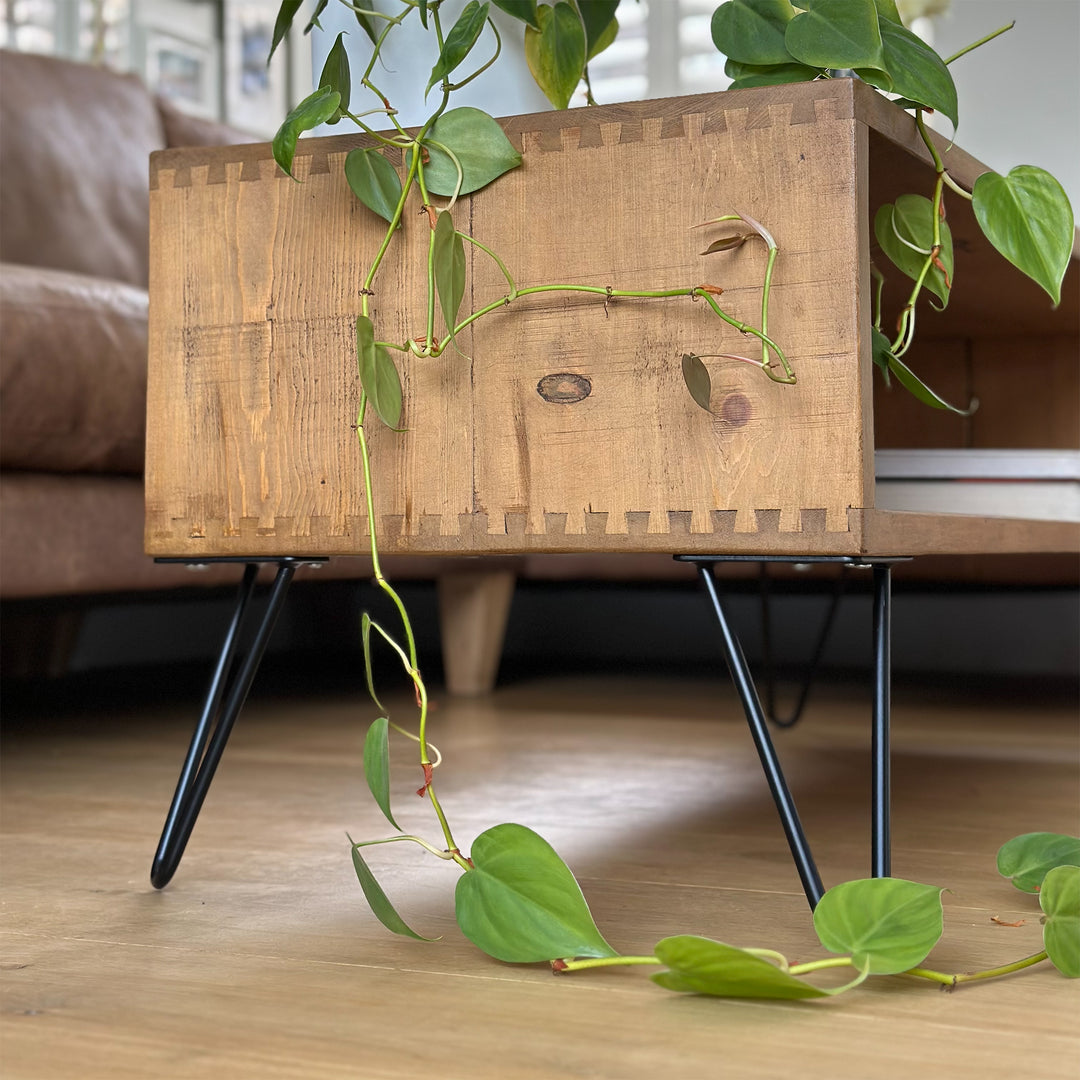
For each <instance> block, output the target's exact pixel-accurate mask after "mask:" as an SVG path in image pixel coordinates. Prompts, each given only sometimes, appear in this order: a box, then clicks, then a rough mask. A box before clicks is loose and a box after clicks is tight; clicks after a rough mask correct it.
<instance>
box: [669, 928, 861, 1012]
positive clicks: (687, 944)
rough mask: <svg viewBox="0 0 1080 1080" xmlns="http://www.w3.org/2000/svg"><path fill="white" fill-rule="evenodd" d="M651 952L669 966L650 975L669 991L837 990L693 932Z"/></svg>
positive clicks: (822, 993)
mask: <svg viewBox="0 0 1080 1080" xmlns="http://www.w3.org/2000/svg"><path fill="white" fill-rule="evenodd" d="M653 952H654V953H655V954H656V958H657V959H658V960H660V961H661V962H662V963H664V964H667V966H668V969H669V970H667V971H661V972H658V973H657V974H655V975H653V976H651V978H652V981H653V982H654V983H657V984H658V985H660V986H662V987H664V989H666V990H678V991H681V992H682V993H687V994H708V995H710V996H711V997H733V998H783V999H788V1000H792V999H797V998H819V997H829V996H831V995H832V994H835V993H837V992H838V991H837V990H822V989H821V988H820V987H817V986H814V985H812V984H811V983H808V982H804V981H803V980H802V979H798V978H796V977H795V976H794V975H789V974H788V973H787V972H786V971H781V969H780V968H778V967H777V966H776V965H775V964H772V963H770V962H769V961H768V960H765V959H763V958H762V957H760V956H754V955H753V954H752V953H748V952H746V951H745V950H743V949H737V948H735V946H733V945H725V944H724V943H723V942H720V941H711V940H710V939H709V938H703V937H695V936H694V935H691V934H680V935H678V936H676V937H669V938H664V940H663V941H659V942H657V944H656V948H655V949H654V950H653ZM864 977H865V976H864ZM860 981H861V980H860ZM842 989H845V990H846V989H849V987H843V988H842Z"/></svg>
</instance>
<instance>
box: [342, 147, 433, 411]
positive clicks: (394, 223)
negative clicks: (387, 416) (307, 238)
mask: <svg viewBox="0 0 1080 1080" xmlns="http://www.w3.org/2000/svg"><path fill="white" fill-rule="evenodd" d="M419 165H420V154H419V153H418V152H416V151H414V152H413V156H412V161H411V162H410V164H409V171H408V173H406V175H405V183H404V184H403V185H402V187H401V197H400V198H399V199H398V203H397V206H396V207H394V216H393V218H392V219H391V221H390V227H389V228H388V229H387V230H386V235H385V236H384V237H383V241H382V244H381V245H380V246H379V250H378V252H377V253H376V255H375V258H374V259H373V260H372V263H371V267H370V268H369V269H368V272H367V277H365V278H364V289H363V299H362V301H361V304H362V311H363V314H364V315H367V313H368V298H369V295H370V293H371V286H372V285H373V284H374V282H375V275H376V274H377V273H378V272H379V267H380V266H381V265H382V261H383V258H384V257H385V256H386V251H387V248H389V247H390V241H391V240H392V239H393V238H394V231H395V230H396V229H397V227H398V225H400V224H401V215H402V214H403V213H404V212H405V202H406V200H407V199H408V197H409V189H410V188H411V187H412V185H413V182H414V180H415V179H416V170H417V169H418V168H419ZM366 400H367V399H366V397H365V398H364V403H365V404H366ZM357 423H359V421H357Z"/></svg>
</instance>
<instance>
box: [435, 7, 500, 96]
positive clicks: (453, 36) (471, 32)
mask: <svg viewBox="0 0 1080 1080" xmlns="http://www.w3.org/2000/svg"><path fill="white" fill-rule="evenodd" d="M490 8H491V5H490V4H481V3H479V2H478V0H469V2H468V3H467V4H466V5H465V10H464V11H462V13H461V14H460V15H459V16H458V21H457V22H456V23H454V25H453V26H452V27H451V28H450V33H449V34H447V35H446V40H445V41H444V42H443V47H442V52H441V53H439V59H438V60H436V61H435V66H434V67H433V68H432V69H431V78H430V79H428V84H427V88H426V89H425V90H424V97H427V95H428V94H429V93H430V92H431V88H432V87H433V86H434V85H435V84H436V83H437V82H441V81H443V80H444V79H446V78H447V76H449V75H450V73H451V72H452V71H454V69H455V68H456V67H457V66H458V65H459V64H460V63H461V62H462V61H463V60H464V59H465V57H466V56H468V55H469V53H470V52H472V49H473V46H474V45H475V44H476V42H477V39H478V38H479V37H480V33H481V31H482V30H483V29H484V24H485V23H486V22H487V17H488V11H489V10H490Z"/></svg>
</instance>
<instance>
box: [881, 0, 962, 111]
mask: <svg viewBox="0 0 1080 1080" xmlns="http://www.w3.org/2000/svg"><path fill="white" fill-rule="evenodd" d="M878 30H879V31H880V33H881V46H882V49H883V51H884V55H885V69H886V71H888V73H889V76H890V80H891V84H892V85H891V86H889V87H886V88H885V89H888V90H890V91H891V92H892V93H895V94H902V95H903V96H904V97H905V98H909V99H911V100H912V101H917V102H918V103H919V104H920V105H924V106H926V108H928V109H935V110H936V111H937V112H939V113H941V114H942V115H944V116H947V117H948V118H949V119H950V120H951V121H952V125H953V127H954V128H955V127H956V123H957V103H956V84H955V83H954V82H953V77H952V75H951V74H950V72H949V69H948V68H947V67H946V66H945V61H944V60H942V59H941V57H940V56H938V54H937V53H936V52H934V50H933V49H932V48H931V47H930V46H929V45H927V44H926V42H925V41H923V39H922V38H920V37H919V36H918V35H916V34H913V33H912V32H911V31H910V30H909V29H908V28H907V27H906V26H902V25H901V24H899V23H894V22H891V21H890V20H888V19H884V18H883V19H881V20H880V21H879V23H878Z"/></svg>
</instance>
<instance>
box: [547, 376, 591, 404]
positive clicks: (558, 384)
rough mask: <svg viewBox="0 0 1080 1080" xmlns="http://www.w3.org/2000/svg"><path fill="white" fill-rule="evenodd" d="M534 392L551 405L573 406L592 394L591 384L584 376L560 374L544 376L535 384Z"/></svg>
mask: <svg viewBox="0 0 1080 1080" xmlns="http://www.w3.org/2000/svg"><path fill="white" fill-rule="evenodd" d="M536 392H537V393H538V394H539V395H540V396H541V397H542V398H543V399H544V400H545V401H547V402H550V403H551V404H552V405H573V404H574V402H576V401H584V400H585V399H586V398H587V397H588V396H589V395H590V394H591V393H592V383H591V382H589V380H588V379H586V378H585V376H584V375H571V374H569V373H568V372H561V373H560V374H558V375H545V376H544V377H543V378H542V379H541V380H540V381H539V382H538V383H537V384H536Z"/></svg>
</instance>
